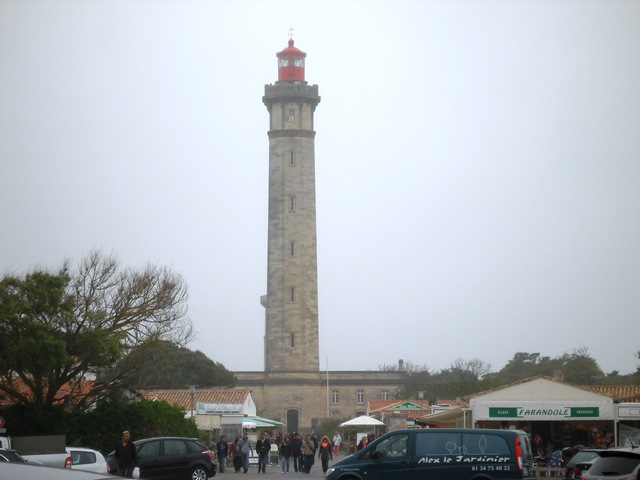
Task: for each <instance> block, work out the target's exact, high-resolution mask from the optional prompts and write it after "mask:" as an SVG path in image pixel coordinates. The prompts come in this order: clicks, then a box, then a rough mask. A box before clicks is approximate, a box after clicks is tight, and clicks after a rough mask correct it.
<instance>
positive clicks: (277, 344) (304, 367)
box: [235, 39, 405, 432]
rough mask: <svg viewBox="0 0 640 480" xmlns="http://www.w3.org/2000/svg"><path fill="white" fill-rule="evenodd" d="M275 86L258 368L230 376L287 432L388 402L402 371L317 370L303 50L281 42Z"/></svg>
mask: <svg viewBox="0 0 640 480" xmlns="http://www.w3.org/2000/svg"><path fill="white" fill-rule="evenodd" d="M276 57H277V59H278V81H277V82H275V84H269V85H265V94H264V96H263V97H262V101H263V103H264V104H265V106H266V107H267V110H268V112H269V131H268V137H269V221H268V242H267V243H268V246H267V293H266V295H263V296H262V297H261V299H260V302H261V304H262V305H263V307H264V309H265V336H264V371H260V372H235V375H236V378H237V386H238V387H244V388H248V389H250V390H251V394H252V396H253V398H254V400H255V402H256V405H257V407H258V414H259V415H262V416H265V417H268V418H272V419H274V420H280V421H281V422H283V423H285V424H286V429H287V431H302V432H304V431H308V430H310V429H313V428H315V427H316V426H317V425H318V424H319V422H320V421H321V420H322V419H326V418H334V419H342V418H351V417H355V416H357V415H360V414H364V413H365V412H366V402H367V401H368V400H372V399H390V398H392V397H393V396H394V395H395V394H396V393H397V391H398V390H400V389H402V387H403V384H404V378H405V375H404V372H403V371H401V369H400V368H399V370H400V371H398V372H375V371H367V372H355V371H354V372H350V371H342V372H326V371H325V372H322V371H320V365H319V345H318V273H317V271H318V260H317V245H316V194H315V143H314V142H315V133H316V132H315V129H314V112H315V109H316V107H317V106H318V104H319V103H320V96H319V94H318V86H317V85H309V84H308V83H307V82H306V81H305V60H306V53H304V52H303V51H301V50H299V49H298V48H296V47H295V46H294V42H293V39H290V40H289V44H288V46H287V48H285V49H284V50H282V51H280V52H278V53H277V54H276Z"/></svg>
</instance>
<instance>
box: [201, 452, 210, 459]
mask: <svg viewBox="0 0 640 480" xmlns="http://www.w3.org/2000/svg"><path fill="white" fill-rule="evenodd" d="M202 453H204V454H205V455H208V456H209V458H211V450H205V451H204V452H202Z"/></svg>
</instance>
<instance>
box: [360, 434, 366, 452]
mask: <svg viewBox="0 0 640 480" xmlns="http://www.w3.org/2000/svg"><path fill="white" fill-rule="evenodd" d="M366 446H367V436H366V435H363V436H362V437H360V441H359V442H358V450H362V449H363V448H364V447H366Z"/></svg>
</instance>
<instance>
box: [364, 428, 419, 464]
mask: <svg viewBox="0 0 640 480" xmlns="http://www.w3.org/2000/svg"><path fill="white" fill-rule="evenodd" d="M408 445H409V435H408V434H407V433H398V434H396V435H391V436H389V437H386V438H384V439H383V440H380V441H379V442H378V443H377V444H376V445H375V448H372V449H371V450H369V451H368V452H366V453H365V454H364V455H363V456H362V458H375V457H406V456H407V447H408Z"/></svg>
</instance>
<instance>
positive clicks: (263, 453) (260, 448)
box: [256, 432, 271, 473]
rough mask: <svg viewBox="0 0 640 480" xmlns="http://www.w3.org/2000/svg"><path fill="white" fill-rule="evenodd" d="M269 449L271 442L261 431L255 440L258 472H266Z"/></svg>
mask: <svg viewBox="0 0 640 480" xmlns="http://www.w3.org/2000/svg"><path fill="white" fill-rule="evenodd" d="M269 450H271V442H270V441H269V439H268V438H267V434H266V433H264V432H262V434H261V435H260V438H259V439H258V441H257V442H256V452H258V473H260V472H262V473H267V463H269Z"/></svg>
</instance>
